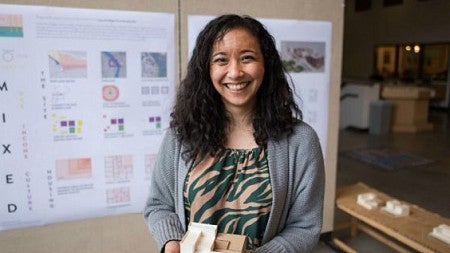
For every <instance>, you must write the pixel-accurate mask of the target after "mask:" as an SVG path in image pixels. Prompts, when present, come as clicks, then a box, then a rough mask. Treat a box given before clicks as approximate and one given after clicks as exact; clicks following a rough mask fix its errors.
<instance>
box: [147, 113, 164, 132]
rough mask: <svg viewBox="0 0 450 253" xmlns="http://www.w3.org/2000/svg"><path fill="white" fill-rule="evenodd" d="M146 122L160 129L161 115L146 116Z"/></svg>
mask: <svg viewBox="0 0 450 253" xmlns="http://www.w3.org/2000/svg"><path fill="white" fill-rule="evenodd" d="M148 122H150V123H151V124H154V125H155V128H157V129H160V128H161V116H156V117H154V116H152V117H149V118H148Z"/></svg>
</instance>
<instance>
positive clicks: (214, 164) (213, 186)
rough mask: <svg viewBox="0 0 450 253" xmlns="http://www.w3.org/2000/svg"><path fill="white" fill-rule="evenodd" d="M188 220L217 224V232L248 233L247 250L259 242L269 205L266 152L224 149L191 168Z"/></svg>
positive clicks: (187, 183) (187, 185) (187, 187)
mask: <svg viewBox="0 0 450 253" xmlns="http://www.w3.org/2000/svg"><path fill="white" fill-rule="evenodd" d="M183 199H184V206H185V212H186V217H187V223H188V224H189V223H190V222H200V223H206V224H213V225H217V230H218V232H219V233H228V234H241V235H246V236H247V249H248V250H253V249H255V248H256V247H259V246H260V245H261V241H262V238H263V235H264V231H265V229H266V226H267V222H268V219H269V213H270V209H271V207H272V186H271V183H270V177H269V166H268V160H267V151H266V149H265V148H263V147H258V148H254V149H249V150H246V149H226V151H225V152H224V154H223V155H222V156H220V157H208V158H206V159H204V160H203V161H202V162H201V163H199V164H197V165H196V166H194V167H192V168H191V169H190V171H189V173H188V175H187V177H186V181H185V185H184V198H183Z"/></svg>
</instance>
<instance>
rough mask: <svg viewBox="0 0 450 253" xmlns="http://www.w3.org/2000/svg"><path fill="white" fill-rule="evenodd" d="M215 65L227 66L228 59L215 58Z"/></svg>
mask: <svg viewBox="0 0 450 253" xmlns="http://www.w3.org/2000/svg"><path fill="white" fill-rule="evenodd" d="M213 63H217V64H225V63H227V59H225V58H215V59H213Z"/></svg>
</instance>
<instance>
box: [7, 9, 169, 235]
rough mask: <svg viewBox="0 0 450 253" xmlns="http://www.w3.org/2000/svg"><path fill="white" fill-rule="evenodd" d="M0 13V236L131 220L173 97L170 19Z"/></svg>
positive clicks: (77, 12)
mask: <svg viewBox="0 0 450 253" xmlns="http://www.w3.org/2000/svg"><path fill="white" fill-rule="evenodd" d="M0 7H1V10H2V11H1V13H0V22H1V28H0V37H1V40H2V42H1V49H0V50H2V51H1V52H2V54H1V56H2V58H1V59H0V76H1V77H2V85H1V86H0V87H1V89H0V98H1V100H2V108H1V112H0V114H1V116H2V123H1V124H0V139H1V142H2V146H3V152H2V156H1V164H2V165H1V171H2V178H6V179H5V180H2V182H1V183H0V191H1V192H2V193H4V194H2V195H1V197H0V200H1V201H0V202H1V204H0V205H2V208H1V209H0V210H1V211H0V230H6V229H11V228H20V227H28V226H34V225H44V224H48V223H54V222H61V221H67V220H75V219H77V220H79V219H85V218H92V217H99V216H104V215H112V214H122V213H137V212H141V211H142V210H143V208H144V204H145V201H146V197H147V194H148V182H149V179H150V176H151V171H152V169H153V165H154V161H155V159H156V154H157V152H158V150H159V146H160V143H161V141H162V137H163V134H164V131H165V129H167V128H168V125H169V120H170V117H169V114H170V110H171V107H172V100H173V97H174V93H175V76H176V70H175V65H174V64H175V59H176V57H175V38H174V36H175V18H174V14H170V13H150V12H130V11H111V10H93V9H77V8H58V7H42V6H18V5H1V6H0ZM31 45H32V46H31Z"/></svg>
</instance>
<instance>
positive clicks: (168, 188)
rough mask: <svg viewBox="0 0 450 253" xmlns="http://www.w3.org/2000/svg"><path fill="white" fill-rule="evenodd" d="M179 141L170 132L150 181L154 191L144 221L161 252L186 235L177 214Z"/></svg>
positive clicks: (147, 205)
mask: <svg viewBox="0 0 450 253" xmlns="http://www.w3.org/2000/svg"><path fill="white" fill-rule="evenodd" d="M176 149H177V145H176V138H175V136H174V134H173V133H172V132H171V131H170V130H168V131H167V132H166V135H165V137H164V139H163V142H162V144H161V147H160V150H159V154H158V159H157V161H156V164H155V168H154V170H153V173H152V177H151V180H150V191H149V195H148V198H147V202H146V206H145V208H144V218H145V221H146V224H147V227H148V228H149V230H150V233H151V234H152V235H153V238H154V239H155V241H156V243H157V245H158V249H159V252H162V249H163V248H164V245H165V244H166V243H167V242H168V241H170V240H181V239H182V237H183V235H184V231H183V226H182V224H181V222H180V219H179V217H178V215H177V214H176V212H175V199H174V198H175V196H176V192H175V190H176V187H175V184H176V182H177V180H176V175H177V173H176V164H177V163H176V159H175V157H176V153H177V152H176Z"/></svg>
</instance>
